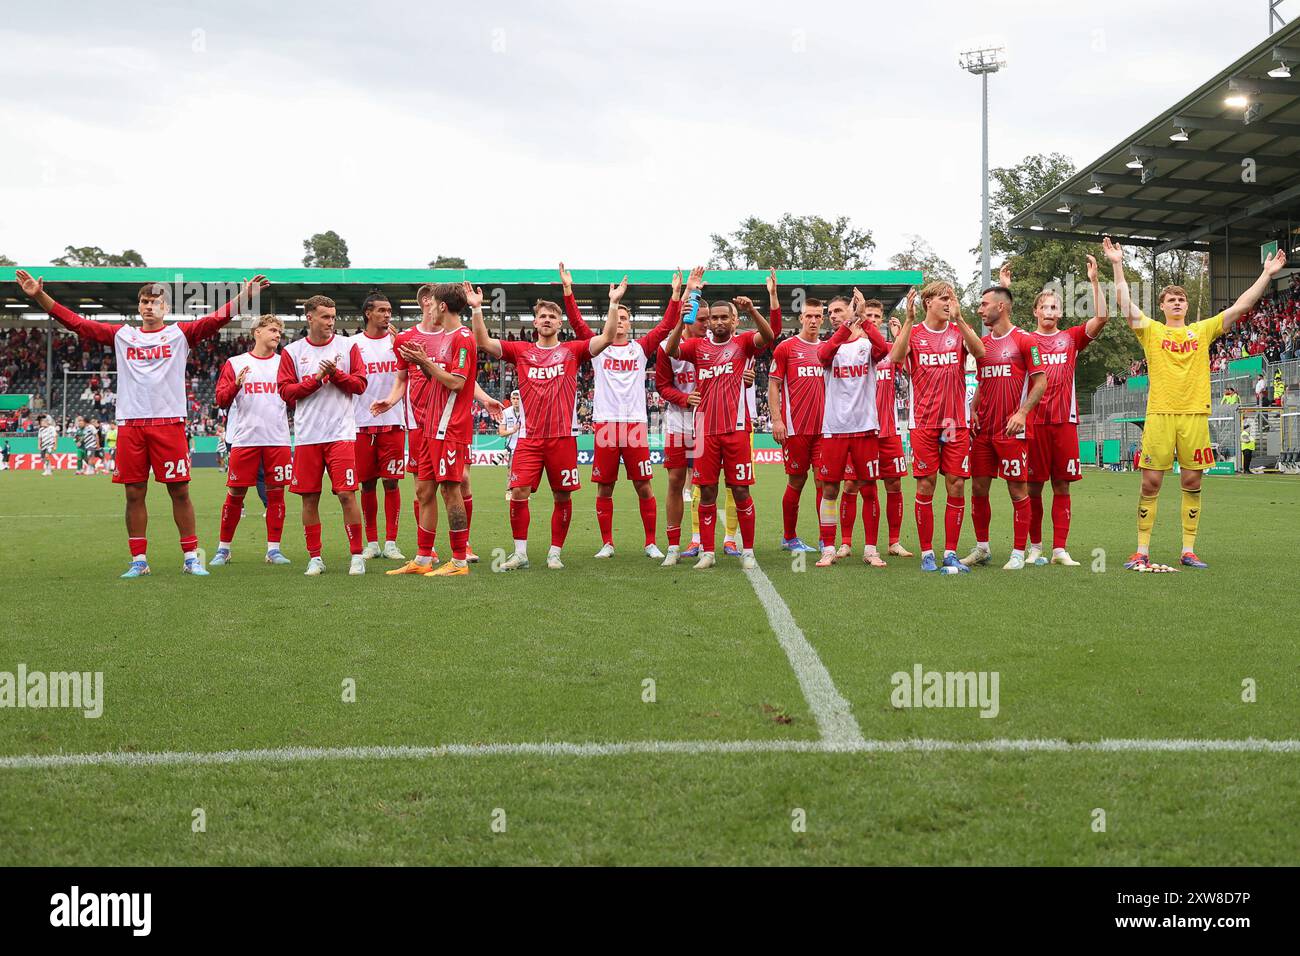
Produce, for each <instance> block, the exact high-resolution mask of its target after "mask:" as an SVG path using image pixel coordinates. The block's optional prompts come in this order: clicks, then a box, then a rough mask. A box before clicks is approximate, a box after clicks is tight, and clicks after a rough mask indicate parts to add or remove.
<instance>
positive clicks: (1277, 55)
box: [1268, 46, 1300, 80]
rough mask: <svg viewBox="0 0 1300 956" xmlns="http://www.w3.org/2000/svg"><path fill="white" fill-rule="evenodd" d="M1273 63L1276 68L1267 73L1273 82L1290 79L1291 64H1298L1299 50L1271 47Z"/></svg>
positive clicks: (1299, 59) (1299, 61) (1299, 60)
mask: <svg viewBox="0 0 1300 956" xmlns="http://www.w3.org/2000/svg"><path fill="white" fill-rule="evenodd" d="M1273 62H1274V63H1276V64H1277V66H1275V67H1273V69H1271V70H1269V71H1268V75H1269V76H1271V77H1273V79H1275V80H1289V79H1291V64H1292V63H1300V50H1297V49H1296V48H1295V47H1283V46H1275V47H1273Z"/></svg>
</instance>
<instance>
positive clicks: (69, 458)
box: [9, 452, 77, 471]
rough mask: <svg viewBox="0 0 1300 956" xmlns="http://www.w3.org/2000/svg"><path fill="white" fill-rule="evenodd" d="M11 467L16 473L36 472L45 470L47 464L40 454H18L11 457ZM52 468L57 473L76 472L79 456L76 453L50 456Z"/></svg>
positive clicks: (58, 453)
mask: <svg viewBox="0 0 1300 956" xmlns="http://www.w3.org/2000/svg"><path fill="white" fill-rule="evenodd" d="M9 467H10V468H12V469H13V470H14V471H36V470H38V469H41V468H44V467H45V464H44V462H43V461H42V460H41V456H40V455H39V454H37V455H27V454H17V455H10V456H9ZM50 467H51V468H54V469H55V470H57V471H76V470H77V455H76V453H75V452H74V453H73V454H71V455H69V454H66V453H65V452H55V453H54V454H53V455H51V456H50Z"/></svg>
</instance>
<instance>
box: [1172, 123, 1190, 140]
mask: <svg viewBox="0 0 1300 956" xmlns="http://www.w3.org/2000/svg"><path fill="white" fill-rule="evenodd" d="M1188 138H1189V137H1188V135H1187V130H1185V129H1183V127H1181V126H1180V127H1178V132H1177V133H1170V134H1169V139H1170V140H1171V141H1172V142H1175V143H1185V142H1187V140H1188Z"/></svg>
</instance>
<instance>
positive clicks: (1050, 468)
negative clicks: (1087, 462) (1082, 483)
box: [1028, 422, 1083, 481]
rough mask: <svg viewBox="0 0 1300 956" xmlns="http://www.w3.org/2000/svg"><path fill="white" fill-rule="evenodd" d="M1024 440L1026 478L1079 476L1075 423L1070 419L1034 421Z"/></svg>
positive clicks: (1076, 478) (1060, 478) (1031, 479)
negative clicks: (1026, 455)
mask: <svg viewBox="0 0 1300 956" xmlns="http://www.w3.org/2000/svg"><path fill="white" fill-rule="evenodd" d="M1028 444H1029V480H1030V481H1048V480H1051V481H1078V480H1079V479H1080V478H1082V477H1083V470H1082V469H1081V468H1080V467H1079V426H1078V425H1077V424H1075V423H1074V422H1059V423H1057V424H1055V425H1048V424H1044V423H1043V422H1035V423H1034V429H1033V432H1032V433H1031V434H1030V436H1029V440H1028Z"/></svg>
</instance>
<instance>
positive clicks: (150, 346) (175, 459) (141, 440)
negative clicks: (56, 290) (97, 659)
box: [14, 269, 270, 578]
mask: <svg viewBox="0 0 1300 956" xmlns="http://www.w3.org/2000/svg"><path fill="white" fill-rule="evenodd" d="M14 277H15V278H16V279H17V281H18V287H19V288H20V289H22V290H23V294H24V295H26V296H28V297H29V298H31V299H32V300H33V301H35V302H36V304H37V305H38V306H40V308H42V309H44V310H45V311H46V312H47V313H49V314H50V316H51V317H53V318H54V319H55V320H56V321H57V322H59V323H60V324H61V325H63V326H64V327H65V328H67V329H70V330H71V331H73V332H75V333H76V334H77V335H78V336H79V337H81V338H82V339H85V340H87V341H91V342H99V343H101V344H103V345H112V346H113V352H114V356H115V359H116V370H117V425H118V430H117V452H116V463H115V464H116V467H115V469H114V472H113V481H114V482H116V483H118V484H120V485H124V486H125V489H126V534H127V544H128V545H129V546H130V550H131V566H130V567H129V568H128V569H127V570H126V573H125V574H123V575H122V577H124V578H138V577H142V576H143V575H146V574H148V573H149V559H148V554H147V541H146V537H145V535H146V532H147V528H148V524H149V510H148V507H147V506H146V504H145V496H146V495H147V494H148V491H149V472H150V471H152V472H153V476H154V480H155V481H157V482H160V483H162V484H163V485H165V486H166V488H167V493H168V495H169V496H170V498H171V502H172V518H173V519H174V520H175V522H176V530H177V531H178V532H180V539H181V552H182V554H183V556H184V561H185V564H184V570H185V573H186V574H193V575H199V576H203V575H206V574H207V573H208V571H207V569H206V568H204V567H203V563H202V562H201V561H200V560H199V554H198V547H199V540H198V536H197V535H196V533H195V525H194V503H193V502H192V501H191V500H190V452H189V441H188V439H187V438H186V435H185V408H186V405H185V365H186V362H187V360H188V359H189V354H190V349H191V347H192V346H193V345H194V344H195V343H196V342H199V341H202V340H203V339H208V338H212V337H214V336H215V335H217V333H219V332H220V331H221V328H222V327H223V326H224V325H225V324H226V323H227V322H229V321H230V320H231V318H233V317H234V315H235V314H236V313H237V312H238V311H239V310H240V308H241V307H243V306H244V305H249V306H252V305H255V299H256V297H257V295H258V293H260V292H261V290H262V289H265V288H266V287H267V286H268V285H269V284H270V283H269V282H268V281H267V279H266V277H265V276H262V275H258V276H254V277H253V278H252V279H249V280H248V281H247V282H245V283H243V285H242V286H241V287H240V290H239V294H238V295H237V296H235V297H234V298H233V299H231V300H230V301H229V302H228V303H226V304H225V305H224V306H222V307H221V308H220V309H218V310H217V311H215V312H213V313H212V314H211V315H207V316H204V317H203V318H201V319H195V320H193V321H190V322H176V323H173V324H171V325H168V324H167V323H166V321H165V319H166V316H167V288H166V286H164V285H162V284H161V283H156V282H151V283H148V284H147V285H144V286H142V287H141V288H140V291H139V294H138V295H137V298H136V302H137V305H138V307H139V310H140V319H141V322H140V326H139V328H136V327H135V326H131V325H125V324H116V323H109V322H94V321H91V320H90V319H87V318H84V317H83V316H80V315H77V314H76V313H75V312H73V311H72V310H70V309H67V308H65V307H64V306H62V305H60V304H59V303H57V302H55V301H54V299H52V298H51V297H50V295H49V293H47V292H46V291H45V280H44V279H43V278H37V279H34V278H32V276H31V275H30V273H28V272H25V271H24V270H22V269H18V270H17V271H16V272H15V276H14ZM48 461H49V458H48V457H47V458H46V462H47V463H48Z"/></svg>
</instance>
